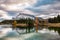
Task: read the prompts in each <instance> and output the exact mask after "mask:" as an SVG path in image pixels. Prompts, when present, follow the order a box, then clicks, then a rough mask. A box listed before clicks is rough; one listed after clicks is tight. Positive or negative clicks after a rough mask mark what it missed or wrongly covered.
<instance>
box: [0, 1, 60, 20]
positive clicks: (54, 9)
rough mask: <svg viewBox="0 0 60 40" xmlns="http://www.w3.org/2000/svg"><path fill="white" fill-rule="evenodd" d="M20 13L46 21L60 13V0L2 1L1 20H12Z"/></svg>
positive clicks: (0, 2)
mask: <svg viewBox="0 0 60 40" xmlns="http://www.w3.org/2000/svg"><path fill="white" fill-rule="evenodd" d="M20 12H23V13H26V14H31V15H35V16H38V17H42V18H45V19H46V18H49V17H54V16H57V15H58V14H59V13H60V0H0V20H1V19H12V17H14V16H16V15H17V14H18V13H20Z"/></svg>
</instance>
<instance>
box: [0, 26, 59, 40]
mask: <svg viewBox="0 0 60 40" xmlns="http://www.w3.org/2000/svg"><path fill="white" fill-rule="evenodd" d="M20 31H21V32H24V31H23V30H20ZM0 40H60V36H59V33H58V32H57V31H54V30H49V29H46V28H43V29H42V30H38V33H36V32H31V33H27V34H19V33H18V32H17V31H16V30H12V28H3V27H2V26H0Z"/></svg>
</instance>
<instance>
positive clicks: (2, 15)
mask: <svg viewBox="0 0 60 40" xmlns="http://www.w3.org/2000/svg"><path fill="white" fill-rule="evenodd" d="M0 18H3V19H11V17H10V16H9V15H8V13H7V12H5V11H3V10H0Z"/></svg>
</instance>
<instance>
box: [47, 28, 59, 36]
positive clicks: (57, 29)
mask: <svg viewBox="0 0 60 40" xmlns="http://www.w3.org/2000/svg"><path fill="white" fill-rule="evenodd" d="M48 29H49V30H54V31H55V32H56V31H57V32H58V33H59V35H60V27H49V28H48Z"/></svg>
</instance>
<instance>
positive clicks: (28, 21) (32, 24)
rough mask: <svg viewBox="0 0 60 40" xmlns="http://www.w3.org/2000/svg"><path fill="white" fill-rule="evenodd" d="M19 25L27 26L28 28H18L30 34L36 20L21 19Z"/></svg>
mask: <svg viewBox="0 0 60 40" xmlns="http://www.w3.org/2000/svg"><path fill="white" fill-rule="evenodd" d="M17 23H22V24H27V25H28V26H27V27H25V26H24V27H18V28H22V29H24V28H26V32H27V30H28V32H30V29H32V28H33V27H34V20H33V19H30V18H26V19H20V20H19V21H18V20H17Z"/></svg>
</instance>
